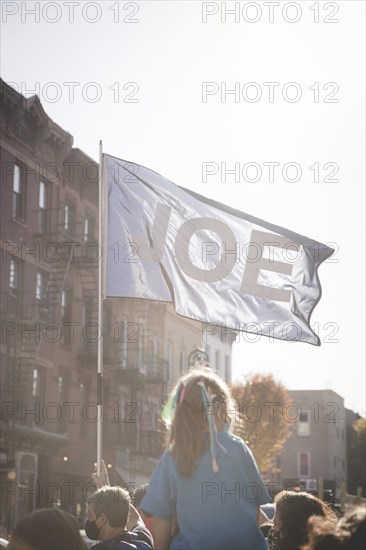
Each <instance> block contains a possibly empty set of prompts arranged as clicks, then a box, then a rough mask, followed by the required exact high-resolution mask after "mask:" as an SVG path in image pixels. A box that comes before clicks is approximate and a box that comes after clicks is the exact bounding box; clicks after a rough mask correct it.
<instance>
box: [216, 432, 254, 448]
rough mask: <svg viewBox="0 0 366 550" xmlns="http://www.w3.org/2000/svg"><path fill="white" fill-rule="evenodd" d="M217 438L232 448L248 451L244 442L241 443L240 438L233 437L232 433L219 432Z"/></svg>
mask: <svg viewBox="0 0 366 550" xmlns="http://www.w3.org/2000/svg"><path fill="white" fill-rule="evenodd" d="M219 437H220V440H221V441H222V442H223V443H227V444H228V445H232V446H233V447H237V448H238V449H245V450H246V451H250V449H249V447H248V445H247V444H246V443H245V441H243V439H242V438H241V437H239V436H237V435H234V434H233V433H230V432H219Z"/></svg>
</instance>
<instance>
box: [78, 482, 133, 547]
mask: <svg viewBox="0 0 366 550" xmlns="http://www.w3.org/2000/svg"><path fill="white" fill-rule="evenodd" d="M130 502H131V498H130V495H129V493H128V491H127V490H126V489H122V487H109V486H108V487H107V486H105V487H101V488H100V489H98V490H97V491H95V493H93V494H92V495H90V496H89V497H88V499H87V504H88V521H87V522H86V524H85V532H86V534H87V536H88V537H89V538H90V539H92V540H102V541H103V540H106V539H107V538H109V537H112V536H114V535H117V534H119V533H121V532H123V531H124V530H125V529H126V524H127V519H128V513H129V510H130Z"/></svg>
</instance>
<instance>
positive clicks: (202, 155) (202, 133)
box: [1, 0, 365, 414]
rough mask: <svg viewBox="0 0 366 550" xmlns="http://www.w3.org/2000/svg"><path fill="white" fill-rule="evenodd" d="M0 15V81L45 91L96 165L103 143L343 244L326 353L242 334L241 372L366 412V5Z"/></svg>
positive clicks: (188, 5) (36, 6) (332, 269)
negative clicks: (326, 392)
mask: <svg viewBox="0 0 366 550" xmlns="http://www.w3.org/2000/svg"><path fill="white" fill-rule="evenodd" d="M1 4H2V6H1V7H2V19H1V21H2V35H3V36H2V54H1V67H2V73H1V75H2V78H3V79H4V80H6V81H7V82H11V83H13V85H14V86H15V87H17V89H18V90H19V91H20V92H22V93H23V94H25V95H27V96H29V95H33V94H34V92H35V91H36V93H38V94H39V96H40V99H41V101H42V104H43V107H44V108H45V110H46V112H47V113H48V114H49V115H50V116H51V118H52V119H53V120H54V121H55V122H57V123H58V124H59V125H60V126H61V127H62V128H64V129H65V130H67V131H69V132H70V133H71V134H72V135H73V136H74V145H75V146H76V147H79V148H80V149H82V150H83V151H84V152H85V153H87V154H88V155H90V156H91V157H93V158H95V159H98V142H99V140H100V139H102V140H103V147H104V151H105V152H107V153H110V154H112V155H114V156H117V157H120V158H124V159H128V160H131V161H134V162H137V163H139V164H142V165H145V166H148V167H149V168H152V169H153V170H155V171H157V172H159V173H161V174H163V175H164V176H166V177H168V178H169V179H170V180H172V181H173V182H175V183H177V184H179V185H182V186H184V187H187V188H189V189H192V190H194V191H196V192H198V193H200V194H202V195H206V196H208V197H211V198H213V199H214V200H217V201H220V202H223V203H226V204H228V205H230V206H233V207H235V208H237V209H240V210H242V211H244V212H248V213H250V214H252V215H254V216H257V217H259V218H262V219H265V220H267V221H270V222H273V223H276V224H278V225H281V226H283V227H286V228H288V229H291V230H293V231H296V232H298V233H301V234H303V235H307V236H309V237H312V238H314V239H316V240H318V241H320V242H324V243H333V244H332V245H331V246H333V247H334V248H335V249H336V253H335V255H334V257H333V258H331V259H330V260H328V261H327V262H326V263H324V264H323V265H322V266H321V267H320V269H319V276H320V280H321V284H322V288H323V296H322V299H321V301H320V303H319V304H318V306H317V307H316V308H315V310H314V312H313V315H312V320H311V324H314V325H315V326H316V327H317V331H318V333H319V336H320V338H321V340H322V342H323V343H322V346H321V347H320V348H319V347H314V346H311V345H308V344H303V343H289V342H283V341H274V342H271V341H270V340H269V339H267V338H265V337H263V338H262V339H260V340H259V341H255V342H250V341H249V338H250V335H247V334H245V333H242V334H241V336H240V343H238V344H235V345H234V351H233V365H234V373H235V376H236V377H239V376H240V375H242V374H247V373H250V372H256V371H260V372H272V373H274V374H275V376H276V377H278V378H279V379H281V380H282V382H284V383H285V385H286V386H287V387H288V388H290V389H312V388H313V389H322V388H331V389H333V390H334V391H336V392H337V393H339V394H340V395H342V396H343V397H344V398H345V404H346V406H347V407H350V408H353V409H355V410H358V412H360V413H361V414H364V413H365V378H364V362H365V361H364V349H365V346H364V341H365V337H364V335H365V326H364V301H365V296H364V283H363V281H364V252H365V242H364V157H363V154H364V153H363V152H364V147H365V141H364V114H365V113H364V66H365V59H364V19H365V17H364V15H365V14H364V11H365V5H364V2H362V1H348V0H347V1H338V2H312V1H311V2H308V1H298V2H262V1H258V2H226V4H224V3H222V2H198V1H197V2H196V1H186V2H179V1H178V2H177V1H165V2H154V1H148V2H116V1H114V2H108V1H103V2H83V1H78V2H76V1H75V2H71V1H69V2H66V1H65V2H63V1H59V2H7V1H3V2H1ZM225 5H226V11H228V10H236V11H235V12H234V13H226V12H225ZM230 90H231V91H232V92H233V93H228V92H229V91H230ZM225 92H226V93H225ZM204 163H211V165H210V169H211V170H212V172H215V173H212V174H209V175H207V176H205V174H204V173H203V166H205V164H204ZM236 163H237V164H236ZM238 163H239V164H238ZM268 163H278V164H276V165H271V166H273V167H274V168H273V170H274V172H273V174H272V176H273V177H270V176H271V174H270V166H269V165H268ZM289 163H291V164H289ZM235 164H236V167H237V168H238V169H239V172H238V173H237V175H236V176H235V174H227V175H226V177H225V173H224V172H225V167H226V168H227V169H228V170H230V169H233V168H234V166H235ZM296 180H297V181H296Z"/></svg>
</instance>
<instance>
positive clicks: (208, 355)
mask: <svg viewBox="0 0 366 550" xmlns="http://www.w3.org/2000/svg"><path fill="white" fill-rule="evenodd" d="M206 353H207V359H208V363H209V364H210V363H211V346H209V345H208V344H206Z"/></svg>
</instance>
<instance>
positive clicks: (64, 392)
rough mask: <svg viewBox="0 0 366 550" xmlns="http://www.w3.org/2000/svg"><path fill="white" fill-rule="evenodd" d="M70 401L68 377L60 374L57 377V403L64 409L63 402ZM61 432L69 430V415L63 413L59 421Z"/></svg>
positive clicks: (58, 425)
mask: <svg viewBox="0 0 366 550" xmlns="http://www.w3.org/2000/svg"><path fill="white" fill-rule="evenodd" d="M67 401H68V378H67V377H66V376H64V375H60V376H59V377H58V378H57V403H58V404H59V405H60V407H61V409H63V404H64V403H65V402H67ZM57 427H58V431H59V433H65V432H66V431H67V415H66V414H62V415H61V418H60V420H59V421H58V422H57Z"/></svg>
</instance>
